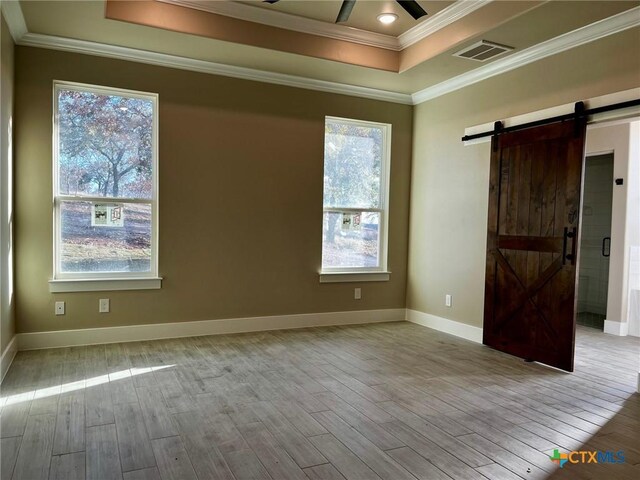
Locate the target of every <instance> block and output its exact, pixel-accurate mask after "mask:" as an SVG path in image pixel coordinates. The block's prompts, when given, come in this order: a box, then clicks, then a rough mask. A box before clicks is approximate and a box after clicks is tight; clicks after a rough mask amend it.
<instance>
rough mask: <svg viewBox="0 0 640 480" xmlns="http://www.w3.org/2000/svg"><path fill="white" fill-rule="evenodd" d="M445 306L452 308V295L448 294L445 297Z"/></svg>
mask: <svg viewBox="0 0 640 480" xmlns="http://www.w3.org/2000/svg"><path fill="white" fill-rule="evenodd" d="M444 304H445V306H447V307H450V306H451V295H449V294H448V293H447V294H446V295H445V296H444Z"/></svg>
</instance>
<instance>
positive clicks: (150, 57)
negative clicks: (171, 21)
mask: <svg viewBox="0 0 640 480" xmlns="http://www.w3.org/2000/svg"><path fill="white" fill-rule="evenodd" d="M18 44H19V45H24V46H29V47H40V48H50V49H53V50H62V51H65V52H75V53H84V54H88V55H97V56H101V57H108V58H117V59H120V60H130V61H134V62H141V63H148V64H151V65H159V66H162V67H169V68H179V69H182V70H191V71H194V72H200V73H209V74H213V75H222V76H225V77H233V78H240V79H243V80H253V81H256V82H264V83H272V84H276V85H284V86H288V87H296V88H304V89H307V90H317V91H321V92H329V93H339V94H343V95H350V96H353V97H362V98H371V99H374V100H382V101H386V102H393V103H401V104H404V105H411V95H409V94H406V93H398V92H390V91H387V90H379V89H376V88H368V87H360V86H357V85H348V84H345V83H337V82H328V81H326V80H316V79H313V78H307V77H299V76H296V75H287V74H284V73H274V72H267V71H264V70H256V69H253V68H246V67H237V66H234V65H224V64H221V63H215V62H208V61H205V60H196V59H192V58H186V57H179V56H176V55H168V54H165V53H157V52H149V51H147V50H138V49H135V48H129V47H120V46H116V45H106V44H103V43H96V42H88V41H86V40H77V39H73V38H63V37H54V36H51V35H41V34H38V33H27V34H26V35H24V36H23V37H22V39H21V40H20V41H19V42H18Z"/></svg>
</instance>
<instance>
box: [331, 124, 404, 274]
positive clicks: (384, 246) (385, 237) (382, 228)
mask: <svg viewBox="0 0 640 480" xmlns="http://www.w3.org/2000/svg"><path fill="white" fill-rule="evenodd" d="M329 121H335V122H337V123H343V124H348V125H354V126H359V127H370V128H371V127H375V128H379V129H381V130H382V151H381V160H380V161H381V165H380V190H379V192H378V194H379V200H378V207H377V208H360V207H343V208H340V207H325V206H324V186H323V195H322V216H323V222H324V215H325V213H327V212H334V213H342V212H345V213H346V212H353V213H357V212H375V213H378V214H379V216H380V220H379V222H380V223H379V228H378V266H377V267H324V266H322V262H321V267H320V268H321V270H320V282H321V283H334V282H360V281H386V280H389V273H390V272H389V271H388V263H387V262H388V244H389V203H390V202H389V190H390V184H391V182H390V179H391V175H390V173H391V129H392V125H391V124H390V123H381V122H373V121H369V120H356V119H352V118H343V117H335V116H330V115H327V116H325V120H324V126H325V127H326V125H327V122H329ZM324 140H325V141H326V131H325V138H324ZM325 161H326V155H323V162H322V165H323V179H324V166H325ZM323 185H324V183H323ZM323 230H324V229H323ZM322 246H323V249H324V231H323V232H322Z"/></svg>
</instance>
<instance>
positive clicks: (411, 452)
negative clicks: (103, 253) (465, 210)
mask: <svg viewBox="0 0 640 480" xmlns="http://www.w3.org/2000/svg"><path fill="white" fill-rule="evenodd" d="M576 342H577V347H576V371H575V372H574V373H573V374H567V373H564V372H560V371H557V370H554V369H551V368H547V367H544V366H542V365H538V364H529V363H525V362H523V361H522V360H519V359H517V358H515V357H511V356H509V355H506V354H502V353H500V352H497V351H495V350H491V349H489V348H487V347H484V346H481V345H477V344H473V343H470V342H467V341H465V340H462V339H459V338H456V337H452V336H450V335H446V334H444V333H440V332H437V331H434V330H430V329H427V328H424V327H421V326H418V325H414V324H411V323H406V322H400V323H387V324H374V325H366V326H350V327H329V328H315V329H304V330H290V331H276V332H261V333H251V334H242V335H224V336H209V337H195V338H181V339H175V340H162V341H149V342H134V343H126V344H111V345H99V346H90V347H72V348H62V349H51V350H39V351H28V352H20V353H19V354H18V355H17V357H16V359H15V361H14V363H13V365H12V367H11V369H10V371H9V373H8V374H7V377H6V378H5V381H4V382H3V385H2V392H1V398H2V400H1V401H0V406H2V411H1V413H0V436H1V443H0V449H1V450H0V457H1V460H2V461H1V468H2V470H1V471H0V477H1V478H2V479H3V480H5V479H6V480H9V479H14V480H22V479H26V480H37V479H42V480H46V479H50V480H53V479H68V480H71V479H74V480H75V479H78V480H82V479H91V480H111V479H114V480H116V479H119V480H133V479H162V480H169V479H181V480H182V479H199V480H203V479H225V480H234V479H235V480H245V479H265V480H269V479H273V480H287V479H294V480H295V479H300V480H303V479H311V480H334V479H339V480H370V479H371V480H377V479H383V480H403V479H405V480H415V479H420V480H441V479H442V480H446V479H479V480H482V479H484V480H486V479H497V480H511V479H544V478H554V479H556V478H557V479H563V478H571V479H583V478H584V479H599V478H602V479H611V478H616V479H623V480H624V479H627V478H629V479H632V478H633V479H637V478H638V477H639V476H640V398H639V396H638V394H636V393H634V392H635V389H636V382H637V372H638V358H639V356H638V355H639V353H640V342H639V341H638V339H637V338H633V337H622V338H621V337H613V336H609V335H604V334H603V333H602V332H598V331H596V330H594V329H590V328H586V327H580V328H579V329H578V333H577V340H576ZM556 449H558V450H559V451H560V452H567V451H571V450H601V451H606V450H611V451H614V452H617V451H623V452H624V457H625V463H622V464H603V463H600V464H585V465H573V464H567V465H565V466H564V467H563V468H562V469H559V468H558V467H557V466H556V464H554V463H553V462H552V461H551V460H550V458H549V456H550V455H552V454H553V452H554V450H556Z"/></svg>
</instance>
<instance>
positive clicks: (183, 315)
mask: <svg viewBox="0 0 640 480" xmlns="http://www.w3.org/2000/svg"><path fill="white" fill-rule="evenodd" d="M54 79H57V80H67V81H74V82H84V83H90V84H99V85H107V86H112V87H121V88H127V89H135V90H143V91H149V92H157V93H159V96H160V104H159V105H160V106H159V112H160V117H159V118H160V150H159V159H160V160H159V161H160V170H159V171H160V274H161V275H162V276H163V277H164V281H163V286H162V289H161V290H152V291H128V292H109V293H108V294H105V293H104V292H92V293H73V294H51V293H49V290H48V283H47V281H48V280H49V278H50V277H51V273H52V272H51V265H52V246H51V244H52V212H51V194H52V193H51V192H52V184H51V135H52V125H51V108H52V82H53V80H54ZM16 83H17V84H18V85H19V86H20V88H19V89H18V90H17V92H16V271H17V275H16V302H17V303H16V318H17V326H18V331H19V332H34V331H48V330H61V329H77V328H89V327H104V326H115V325H129V324H145V323H154V322H158V323H161V322H178V321H189V320H206V319H218V318H236V317H245V316H266V315H278V314H292V313H313V312H325V311H346V310H365V309H384V308H402V307H404V305H405V295H406V288H405V285H406V264H407V232H408V216H409V183H410V161H411V135H412V107H410V106H404V105H397V104H390V103H385V102H379V101H374V100H366V99H358V98H352V97H348V96H342V95H334V94H328V93H319V92H314V91H309V90H302V89H295V88H288V87H282V86H275V85H268V84H264V83H255V82H249V81H243V80H237V79H232V78H225V77H218V76H212V75H206V74H198V73H193V72H186V71H181V70H174V69H167V68H162V67H156V66H150V65H143V64H138V63H129V62H124V61H120V60H111V59H106V58H100V57H94V56H85V55H78V54H71V53H64V52H58V51H52V50H44V49H37V48H28V47H18V48H17V50H16ZM325 115H335V116H341V117H350V118H357V119H366V120H372V121H378V122H387V123H391V124H392V125H393V140H392V166H391V198H390V206H391V220H390V226H389V268H390V270H391V271H392V272H393V273H392V274H391V280H390V281H389V282H374V283H365V284H361V285H358V284H353V283H351V284H349V283H346V284H320V283H319V281H318V274H317V272H318V270H319V267H320V262H321V240H322V238H321V234H322V232H321V230H322V225H321V221H322V175H323V143H324V116H325ZM356 286H361V287H362V297H363V298H362V300H359V301H358V300H354V299H353V288H354V287H356ZM104 297H109V298H110V299H111V313H110V314H98V299H99V298H104ZM57 300H64V301H66V302H67V314H66V315H65V316H59V317H56V316H54V314H53V310H54V302H55V301H57Z"/></svg>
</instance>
